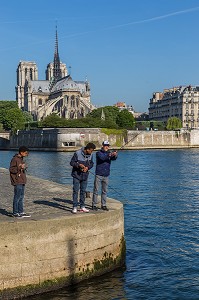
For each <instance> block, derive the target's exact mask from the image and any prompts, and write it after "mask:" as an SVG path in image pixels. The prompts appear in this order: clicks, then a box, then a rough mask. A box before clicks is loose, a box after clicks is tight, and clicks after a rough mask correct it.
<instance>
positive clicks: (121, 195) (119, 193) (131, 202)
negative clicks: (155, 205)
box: [88, 132, 141, 205]
mask: <svg viewBox="0 0 199 300" xmlns="http://www.w3.org/2000/svg"><path fill="white" fill-rule="evenodd" d="M139 134H141V132H139V133H137V134H136V135H135V136H133V137H132V138H131V139H130V140H129V141H127V142H125V143H124V144H123V145H122V146H121V147H120V148H119V149H118V151H119V150H122V149H123V148H124V147H125V146H126V145H127V144H128V143H130V142H131V141H132V140H134V139H135V138H136V137H137V136H138V135H139ZM88 173H90V174H92V175H93V176H94V177H95V176H96V177H99V176H98V175H96V174H94V173H93V172H92V171H90V170H89V171H88ZM108 187H109V189H111V190H113V191H114V192H115V193H117V194H118V195H119V196H120V197H122V198H123V199H124V201H123V202H122V203H123V204H136V205H141V204H140V203H138V202H134V201H129V200H127V199H125V197H124V195H123V194H122V193H121V192H118V191H117V190H116V189H115V188H113V187H112V186H110V185H108Z"/></svg>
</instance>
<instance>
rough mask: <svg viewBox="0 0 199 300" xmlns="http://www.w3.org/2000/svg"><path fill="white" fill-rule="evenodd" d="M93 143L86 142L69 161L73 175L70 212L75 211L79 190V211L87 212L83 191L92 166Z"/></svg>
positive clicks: (84, 191)
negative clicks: (71, 207)
mask: <svg viewBox="0 0 199 300" xmlns="http://www.w3.org/2000/svg"><path fill="white" fill-rule="evenodd" d="M95 148H96V147H95V145H94V144H93V143H88V144H87V145H86V147H83V148H81V149H80V150H77V151H76V152H75V153H74V155H73V157H72V159H71V162H70V165H71V166H72V167H73V169H72V173H71V175H72V177H73V209H72V213H74V214H76V213H77V206H78V193H79V190H80V211H81V212H89V210H88V209H87V208H86V207H85V193H86V187H87V181H88V175H89V172H88V171H89V170H90V169H91V168H92V167H93V155H92V152H93V150H94V149H95Z"/></svg>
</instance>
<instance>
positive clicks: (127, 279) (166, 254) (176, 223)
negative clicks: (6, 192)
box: [0, 149, 199, 300]
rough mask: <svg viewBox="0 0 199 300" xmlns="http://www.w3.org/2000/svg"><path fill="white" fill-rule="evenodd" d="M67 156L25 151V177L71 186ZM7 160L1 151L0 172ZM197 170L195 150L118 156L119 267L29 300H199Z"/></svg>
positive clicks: (114, 174)
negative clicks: (122, 255)
mask: <svg viewBox="0 0 199 300" xmlns="http://www.w3.org/2000/svg"><path fill="white" fill-rule="evenodd" d="M72 154H73V153H56V152H31V153H30V155H29V157H28V161H27V162H28V173H29V174H30V175H36V176H38V177H41V178H45V179H49V180H53V181H56V182H58V183H67V184H71V183H72V179H71V177H70V172H71V168H70V166H69V161H70V158H71V157H72ZM12 156H13V152H12V151H0V166H1V167H6V168H8V166H9V161H10V159H11V157H12ZM93 171H94V170H93ZM198 171H199V149H186V150H143V151H120V153H119V157H118V160H117V161H115V162H113V163H112V169H111V176H110V188H109V196H110V197H112V198H116V199H118V200H120V201H122V202H123V203H124V214H125V238H126V243H127V251H126V268H124V269H121V270H117V271H114V272H111V273H110V274H106V275H105V276H101V277H99V278H96V279H92V280H88V281H84V282H82V283H80V284H78V285H77V286H73V287H71V288H65V289H62V290H59V291H55V292H52V293H48V294H45V295H39V296H34V297H29V298H28V299H31V300H47V299H49V300H64V299H74V300H113V299H114V300H127V299H128V300H131V299H132V300H137V299H158V300H159V299H180V300H183V299H186V300H187V299H190V300H194V299H199V174H198ZM92 184H93V176H92V174H90V178H89V188H90V190H92Z"/></svg>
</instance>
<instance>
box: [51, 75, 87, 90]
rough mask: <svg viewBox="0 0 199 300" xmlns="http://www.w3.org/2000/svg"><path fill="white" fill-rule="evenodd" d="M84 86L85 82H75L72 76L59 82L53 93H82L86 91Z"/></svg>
mask: <svg viewBox="0 0 199 300" xmlns="http://www.w3.org/2000/svg"><path fill="white" fill-rule="evenodd" d="M83 86H85V82H83V81H81V82H80V81H74V80H72V78H71V76H70V75H68V76H66V77H63V78H61V79H60V80H58V81H57V83H56V84H55V85H54V87H53V88H52V92H56V91H60V90H73V91H82V90H84V89H85V88H83Z"/></svg>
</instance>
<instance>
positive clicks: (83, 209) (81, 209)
mask: <svg viewBox="0 0 199 300" xmlns="http://www.w3.org/2000/svg"><path fill="white" fill-rule="evenodd" d="M79 211H81V212H85V213H88V212H89V209H87V208H86V207H80V210H79Z"/></svg>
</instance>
